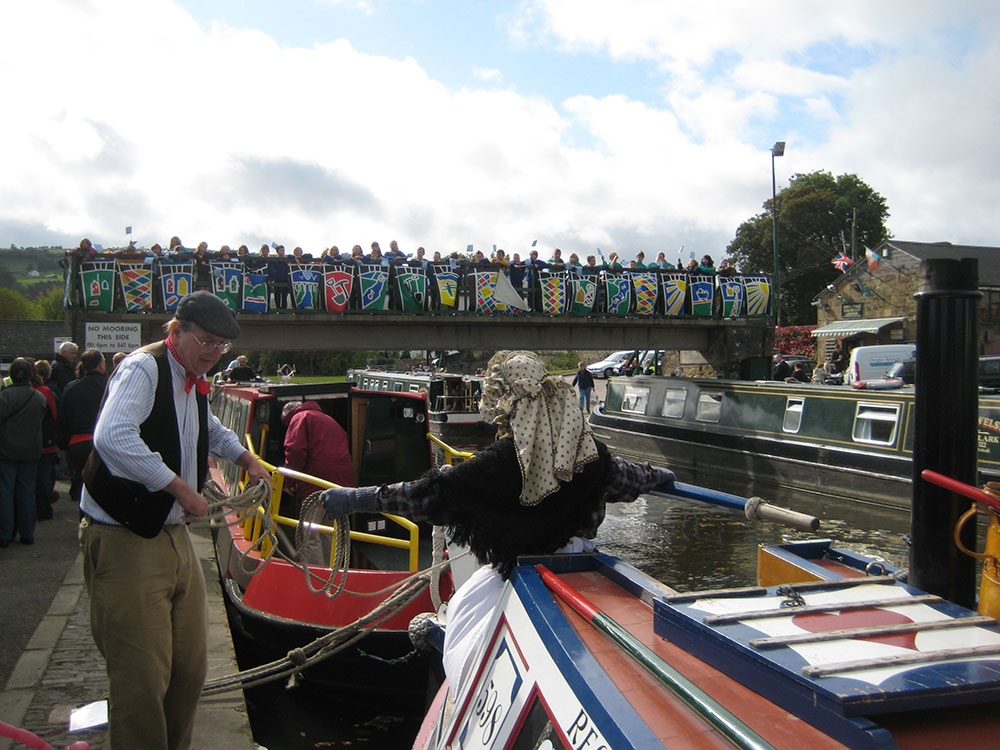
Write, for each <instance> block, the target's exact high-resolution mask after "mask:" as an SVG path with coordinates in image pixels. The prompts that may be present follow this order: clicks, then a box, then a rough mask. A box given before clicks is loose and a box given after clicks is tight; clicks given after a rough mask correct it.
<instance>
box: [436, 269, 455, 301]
mask: <svg viewBox="0 0 1000 750" xmlns="http://www.w3.org/2000/svg"><path fill="white" fill-rule="evenodd" d="M431 271H432V272H433V273H434V283H435V284H436V285H437V293H438V299H439V300H440V302H441V307H455V306H456V305H457V304H458V269H456V268H452V267H451V264H449V263H434V264H432V265H431Z"/></svg>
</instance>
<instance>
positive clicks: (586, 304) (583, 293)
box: [569, 276, 597, 315]
mask: <svg viewBox="0 0 1000 750" xmlns="http://www.w3.org/2000/svg"><path fill="white" fill-rule="evenodd" d="M596 301H597V282H596V281H595V280H594V279H593V278H591V277H587V276H584V277H582V278H578V279H571V280H570V300H569V312H570V315H590V314H591V313H592V312H593V311H594V303H595V302H596Z"/></svg>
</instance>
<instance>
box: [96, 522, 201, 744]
mask: <svg viewBox="0 0 1000 750" xmlns="http://www.w3.org/2000/svg"><path fill="white" fill-rule="evenodd" d="M82 532H83V533H82V544H83V572H84V580H85V582H86V585H87V592H88V593H89V595H90V625H91V630H92V632H93V635H94V641H95V642H96V643H97V647H98V648H99V649H100V651H101V653H102V654H103V655H104V659H105V661H106V662H107V668H108V682H109V683H110V688H111V696H110V702H109V706H108V710H109V720H110V739H111V748H112V750H135V749H136V748H143V750H180V749H182V748H188V747H190V745H191V733H192V730H193V728H194V715H195V711H196V709H197V707H198V698H199V696H200V695H201V689H202V686H203V685H204V683H205V675H206V672H207V668H208V667H207V664H208V653H207V648H208V647H207V642H208V612H207V606H206V601H205V579H204V575H203V574H202V570H201V564H200V562H199V560H198V557H197V555H195V552H194V548H193V546H192V544H191V537H190V536H189V535H188V530H187V527H186V526H184V525H179V526H166V527H164V528H163V530H162V531H161V532H160V533H159V534H158V535H157V536H156V538H154V539H144V538H142V537H140V536H138V535H137V534H134V533H132V532H131V531H129V530H128V529H125V528H123V527H120V526H103V525H100V524H95V523H90V524H89V525H88V524H86V522H85V523H84V525H83V529H82Z"/></svg>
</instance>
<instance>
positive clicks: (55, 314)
mask: <svg viewBox="0 0 1000 750" xmlns="http://www.w3.org/2000/svg"><path fill="white" fill-rule="evenodd" d="M35 304H36V305H38V308H39V312H40V313H41V315H42V319H43V320H62V318H63V290H62V289H61V288H60V287H58V286H56V287H52V288H50V289H49V290H48V291H46V292H45V293H44V294H40V295H38V296H37V297H36V298H35Z"/></svg>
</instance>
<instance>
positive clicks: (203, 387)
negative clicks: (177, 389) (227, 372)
mask: <svg viewBox="0 0 1000 750" xmlns="http://www.w3.org/2000/svg"><path fill="white" fill-rule="evenodd" d="M192 385H193V386H194V387H195V390H197V391H198V393H200V394H201V395H202V396H207V395H208V394H209V393H211V391H212V384H211V383H209V382H208V381H207V380H205V378H200V377H198V376H197V375H195V374H194V373H193V372H191V371H190V370H188V371H187V380H185V381H184V392H185V393H190V392H191V386H192Z"/></svg>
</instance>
